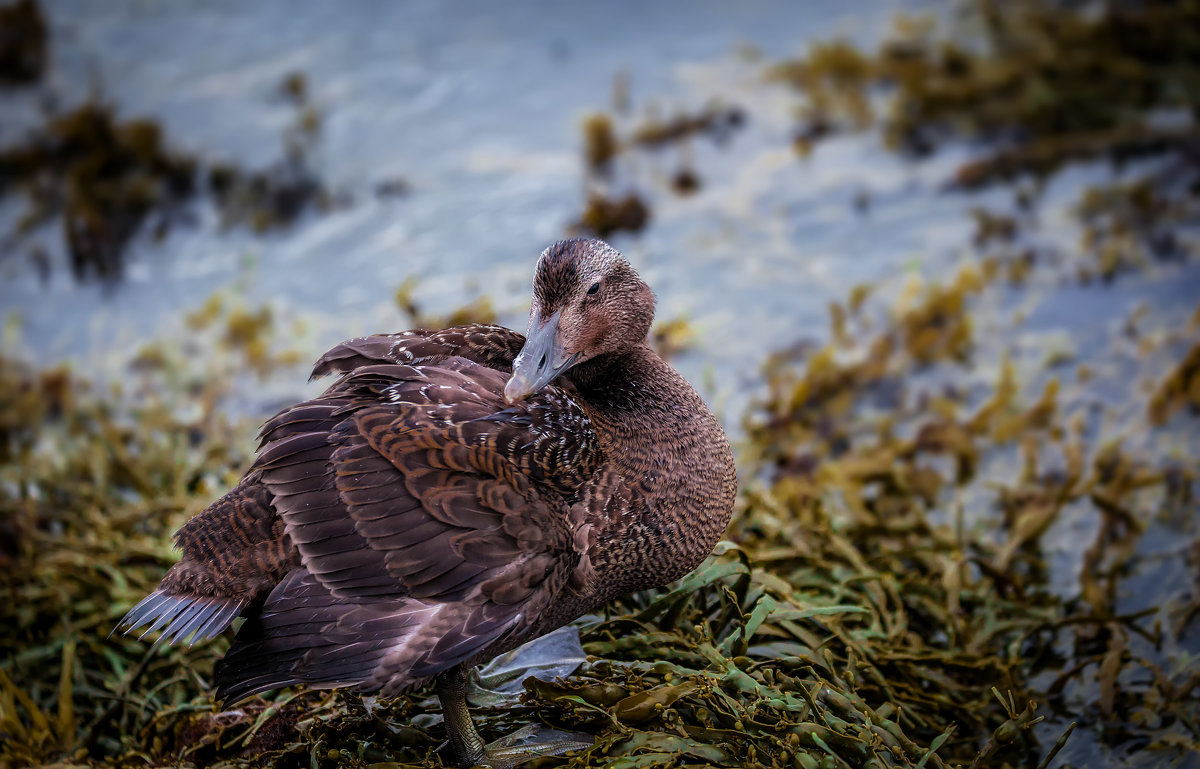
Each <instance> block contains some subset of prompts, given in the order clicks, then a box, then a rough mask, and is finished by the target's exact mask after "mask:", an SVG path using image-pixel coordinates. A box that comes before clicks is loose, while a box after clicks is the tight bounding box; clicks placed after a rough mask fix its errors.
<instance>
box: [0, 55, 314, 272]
mask: <svg viewBox="0 0 1200 769" xmlns="http://www.w3.org/2000/svg"><path fill="white" fill-rule="evenodd" d="M293 80H294V78H291V79H289V80H288V81H286V82H285V85H284V87H283V90H284V91H285V92H287V93H290V94H291V95H290V96H289V99H290V100H292V101H294V102H296V106H297V110H298V117H297V121H296V124H295V125H294V126H293V127H292V128H291V129H290V130H289V132H288V135H287V137H285V145H286V152H285V156H284V158H283V160H281V161H280V162H279V163H277V164H275V165H274V166H271V167H270V168H267V169H266V170H262V171H247V170H244V169H241V168H239V167H237V166H235V165H232V164H228V163H222V162H206V161H203V160H201V159H199V158H198V157H195V156H192V155H189V154H186V153H182V152H178V151H176V150H173V149H171V148H170V143H169V141H168V140H167V139H166V137H164V136H163V132H162V129H161V127H160V126H159V125H158V124H157V123H156V122H154V121H152V120H150V119H146V118H138V119H132V120H124V121H122V120H119V119H118V118H117V116H116V114H115V111H114V108H113V107H112V106H111V105H108V104H104V103H101V102H87V103H84V104H82V105H80V106H79V107H77V108H75V109H73V110H71V111H69V112H66V113H63V114H61V115H58V116H55V117H52V118H50V119H49V120H48V121H47V123H46V124H45V125H44V126H42V127H41V128H40V129H38V130H37V131H36V132H34V133H33V134H31V135H30V136H29V137H28V138H27V139H26V140H25V141H24V142H22V143H20V144H17V145H15V146H10V147H7V148H4V149H0V193H2V194H7V193H11V192H13V191H14V190H15V189H19V190H20V191H21V192H23V193H24V195H25V196H26V197H27V198H28V200H29V204H30V205H29V209H28V211H27V213H26V214H25V216H24V217H23V219H22V222H21V224H20V225H19V228H18V229H19V232H18V233H17V234H18V235H21V234H23V233H27V232H29V231H31V230H32V229H33V228H34V227H35V226H37V225H39V224H42V223H43V222H46V221H49V220H51V219H52V218H53V217H55V216H60V215H61V217H62V221H63V234H64V240H65V243H66V246H67V250H68V252H69V254H70V264H71V269H72V271H73V273H74V275H75V277H76V279H78V280H87V279H89V278H98V279H100V280H102V281H107V282H113V281H116V280H119V279H120V278H121V276H122V272H123V265H124V255H125V251H126V250H127V248H128V246H129V244H130V242H131V240H132V238H133V237H134V235H136V234H137V233H138V232H139V231H140V230H142V229H143V228H149V229H150V230H151V232H152V233H153V235H154V236H155V237H157V238H161V237H163V236H164V235H165V234H166V233H167V232H168V231H169V230H170V228H171V227H172V226H174V225H176V224H178V223H179V222H181V221H184V220H185V219H186V217H184V216H183V213H184V210H185V209H184V206H185V204H187V203H189V202H190V201H192V200H193V199H195V198H196V197H197V196H199V195H200V194H202V193H205V192H207V193H211V195H212V197H213V198H214V200H215V202H216V204H217V207H218V208H219V209H220V211H221V215H222V219H223V221H224V223H225V225H226V226H249V227H252V228H253V229H255V230H256V231H258V232H263V231H266V230H270V229H275V228H281V227H287V226H290V225H292V224H294V223H295V222H296V221H297V220H298V219H299V217H301V216H302V215H303V214H304V213H306V212H308V211H312V210H327V209H329V208H330V207H332V206H333V205H334V204H335V202H336V200H335V198H334V196H333V195H332V194H331V193H330V192H329V191H328V190H327V189H326V188H325V186H324V184H323V183H322V182H321V181H320V180H319V179H318V178H317V176H316V175H315V174H314V173H313V171H312V170H311V168H310V167H309V163H308V160H307V158H308V156H309V155H310V154H311V144H312V142H313V141H315V139H316V136H317V133H318V130H319V125H320V121H319V113H317V112H316V110H315V109H314V108H313V107H312V106H311V104H310V103H309V102H308V99H307V96H306V93H307V91H306V90H305V89H303V88H299V87H298V86H297V85H296V84H295V83H294V82H292V81H293ZM297 82H302V80H301V81H297ZM287 83H292V85H291V88H292V89H293V91H290V92H289V91H288V90H287V89H288V86H287ZM202 182H204V183H203V184H202ZM47 264H48V262H47Z"/></svg>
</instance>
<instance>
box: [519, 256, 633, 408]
mask: <svg viewBox="0 0 1200 769" xmlns="http://www.w3.org/2000/svg"><path fill="white" fill-rule="evenodd" d="M653 321H654V292H653V291H651V290H650V287H649V286H647V285H646V284H645V282H643V281H642V279H641V278H640V277H638V274H637V273H636V272H635V271H634V269H633V267H631V266H630V265H629V262H627V261H625V257H623V256H621V254H620V253H618V252H617V250H616V249H614V248H613V247H612V246H610V245H608V244H607V243H605V242H604V241H602V240H584V239H577V240H564V241H560V242H558V243H555V244H554V245H552V246H550V247H549V248H547V249H546V250H545V251H543V252H542V255H541V257H540V258H539V259H538V263H537V271H536V273H535V274H534V277H533V301H532V303H531V307H530V309H529V328H528V330H526V332H525V346H524V347H522V348H521V352H520V354H519V355H517V358H516V360H515V361H514V362H513V373H512V378H510V379H509V380H508V384H507V385H506V386H505V387H504V399H505V400H506V401H507V402H508V403H515V402H517V401H519V400H521V399H523V398H527V397H529V396H530V395H532V394H533V393H535V392H537V391H538V390H540V389H542V388H543V387H545V386H546V385H548V384H550V383H551V382H553V381H554V380H555V379H556V378H557V377H558V376H560V375H561V374H562V373H563V372H565V371H566V370H568V369H569V368H571V367H572V366H577V365H579V364H580V363H583V362H584V361H587V360H592V359H594V358H599V357H602V356H606V355H612V354H620V353H621V352H623V351H626V350H628V349H630V348H632V347H634V346H636V345H639V344H642V343H643V342H645V341H646V337H647V336H648V335H649V333H650V324H651V323H652V322H653Z"/></svg>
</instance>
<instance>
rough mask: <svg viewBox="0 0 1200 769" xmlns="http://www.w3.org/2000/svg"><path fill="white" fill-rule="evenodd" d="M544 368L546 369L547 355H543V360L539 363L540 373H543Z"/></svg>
mask: <svg viewBox="0 0 1200 769" xmlns="http://www.w3.org/2000/svg"><path fill="white" fill-rule="evenodd" d="M544 368H546V356H545V355H543V356H542V359H541V360H539V361H538V371H541V370H542V369H544Z"/></svg>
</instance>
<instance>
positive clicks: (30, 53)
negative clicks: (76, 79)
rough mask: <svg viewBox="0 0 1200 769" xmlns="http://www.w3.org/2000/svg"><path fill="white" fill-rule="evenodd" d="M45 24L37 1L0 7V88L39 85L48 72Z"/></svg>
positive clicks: (26, 1) (29, 0) (32, 0)
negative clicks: (43, 74)
mask: <svg viewBox="0 0 1200 769" xmlns="http://www.w3.org/2000/svg"><path fill="white" fill-rule="evenodd" d="M48 48H49V44H48V42H47V34H46V20H45V19H44V18H43V17H42V9H41V7H40V6H39V5H38V4H37V0H17V2H15V3H13V4H11V5H5V6H3V7H0V84H3V85H8V86H14V85H28V84H30V83H36V82H37V81H38V80H40V79H41V77H42V72H43V71H44V70H45V69H46V56H47V49H48Z"/></svg>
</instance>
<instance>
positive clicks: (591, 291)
mask: <svg viewBox="0 0 1200 769" xmlns="http://www.w3.org/2000/svg"><path fill="white" fill-rule="evenodd" d="M599 290H600V281H596V282H595V283H593V284H592V287H591V288H589V289H588V290H587V292H588V296H591V295H592V294H594V293H596V292H597V291H599Z"/></svg>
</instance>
